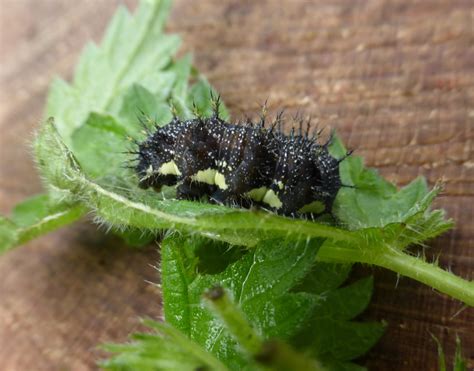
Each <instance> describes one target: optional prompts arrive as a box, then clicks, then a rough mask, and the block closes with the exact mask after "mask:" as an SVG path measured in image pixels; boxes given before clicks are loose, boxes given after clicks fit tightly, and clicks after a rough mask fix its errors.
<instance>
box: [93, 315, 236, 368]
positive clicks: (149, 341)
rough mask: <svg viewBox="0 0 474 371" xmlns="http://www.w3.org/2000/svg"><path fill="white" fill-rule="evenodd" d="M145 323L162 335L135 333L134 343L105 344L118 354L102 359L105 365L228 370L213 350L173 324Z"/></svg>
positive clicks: (104, 366) (105, 346)
mask: <svg viewBox="0 0 474 371" xmlns="http://www.w3.org/2000/svg"><path fill="white" fill-rule="evenodd" d="M145 324H146V325H148V326H149V327H151V328H153V329H154V330H155V331H157V332H158V334H134V335H133V342H132V343H129V344H123V345H117V344H107V345H104V346H103V349H104V350H107V351H109V352H111V353H115V354H116V355H115V356H114V357H112V358H111V359H109V360H106V361H103V362H101V364H100V365H101V366H102V368H104V369H106V370H117V371H119V370H120V371H123V370H130V371H132V370H140V371H142V370H144V371H148V370H149V371H155V370H170V371H171V370H172V371H174V370H183V371H187V370H189V371H196V370H201V369H209V370H215V371H226V370H228V368H227V367H226V366H225V365H224V364H222V363H221V362H220V361H219V360H218V359H217V358H215V357H214V356H213V355H212V354H211V353H209V352H206V351H205V350H204V349H203V348H202V347H201V346H199V344H197V343H195V342H193V341H192V340H190V339H189V338H188V337H186V336H184V335H183V334H182V333H180V332H179V331H178V330H176V329H174V328H173V327H171V326H169V325H166V324H162V323H158V322H153V321H145Z"/></svg>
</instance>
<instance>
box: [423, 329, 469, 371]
mask: <svg viewBox="0 0 474 371" xmlns="http://www.w3.org/2000/svg"><path fill="white" fill-rule="evenodd" d="M431 337H432V338H433V340H434V341H435V343H436V347H437V349H438V369H439V371H446V370H447V367H446V357H445V355H444V350H443V346H442V345H441V342H440V341H439V340H438V338H437V337H436V336H434V335H433V334H431ZM453 371H467V360H466V359H464V357H463V356H462V346H461V339H459V336H456V351H455V354H454V358H453Z"/></svg>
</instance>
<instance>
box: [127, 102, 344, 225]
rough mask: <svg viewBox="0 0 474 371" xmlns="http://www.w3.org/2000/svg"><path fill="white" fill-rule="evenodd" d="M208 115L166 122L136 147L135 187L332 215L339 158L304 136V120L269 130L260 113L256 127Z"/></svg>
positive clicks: (289, 211) (298, 213)
mask: <svg viewBox="0 0 474 371" xmlns="http://www.w3.org/2000/svg"><path fill="white" fill-rule="evenodd" d="M212 103H213V114H212V116H211V117H210V118H203V117H200V115H196V116H197V117H196V118H194V119H192V120H187V121H181V120H179V119H178V118H177V117H176V115H174V116H175V117H174V118H173V119H172V121H171V122H170V123H169V124H168V125H166V126H163V127H157V128H156V131H154V132H148V134H149V135H148V137H147V138H146V139H145V140H144V141H143V142H141V143H137V144H138V150H137V151H135V152H133V153H135V154H137V155H138V157H137V159H136V160H137V161H138V164H137V165H136V166H134V169H135V171H136V173H137V174H138V176H139V185H140V187H141V188H149V187H153V188H154V189H155V190H157V191H159V190H160V189H161V187H162V186H163V185H167V186H171V185H176V184H177V185H178V187H177V197H178V198H180V199H191V200H197V199H200V198H201V197H202V196H208V197H209V199H210V200H211V201H212V202H216V203H222V204H226V205H239V206H241V207H246V208H248V207H251V206H252V205H258V206H260V207H262V208H265V209H270V210H271V211H273V212H276V213H278V214H281V215H287V216H293V217H300V216H307V215H311V216H313V217H314V216H319V215H321V214H324V213H331V211H332V206H333V203H334V199H335V198H336V195H337V193H338V191H339V189H340V188H341V186H344V185H343V184H341V179H340V176H339V164H340V162H341V161H342V160H344V159H345V158H346V157H347V156H349V155H350V152H348V153H347V154H346V156H344V157H343V158H341V159H336V158H334V157H332V156H331V155H330V154H329V152H328V146H329V144H330V142H331V139H332V135H331V138H330V139H329V140H328V141H327V142H326V143H324V144H318V142H317V139H318V137H319V134H320V132H318V133H316V134H315V135H313V136H310V135H309V128H310V123H309V121H307V122H306V125H307V127H306V131H305V132H303V124H304V122H303V120H302V119H300V120H299V131H298V132H296V131H295V128H293V129H292V131H291V134H290V135H289V136H287V135H285V134H283V132H282V129H281V127H282V117H283V115H282V113H280V114H279V115H278V116H277V118H276V120H275V121H274V122H273V123H272V125H270V126H269V127H268V128H266V127H265V115H264V114H262V115H261V118H260V121H259V122H258V123H252V122H251V121H250V120H247V121H246V122H245V123H244V124H243V125H234V124H230V123H228V122H226V121H224V120H222V119H221V118H220V117H219V98H216V99H215V98H212Z"/></svg>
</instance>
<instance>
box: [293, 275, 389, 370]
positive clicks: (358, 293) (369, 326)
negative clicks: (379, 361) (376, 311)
mask: <svg viewBox="0 0 474 371" xmlns="http://www.w3.org/2000/svg"><path fill="white" fill-rule="evenodd" d="M315 270H317V266H316V267H315ZM372 290H373V280H372V278H370V277H369V278H365V279H361V280H359V281H357V282H355V283H353V284H351V285H348V286H345V287H342V288H338V289H331V290H328V291H324V292H321V293H320V296H321V298H322V300H319V301H318V302H317V304H316V306H315V308H314V312H313V316H312V318H311V320H310V321H309V323H307V324H306V325H305V327H304V329H303V330H302V331H301V332H300V333H299V334H297V335H296V336H295V337H294V339H293V341H294V343H295V344H296V345H298V346H299V347H301V348H303V349H307V350H308V352H310V353H311V354H312V355H313V356H314V357H316V358H318V359H319V360H321V361H322V362H323V363H325V364H327V365H328V366H331V365H334V366H335V365H340V364H344V363H345V362H347V361H350V360H352V359H354V358H357V357H359V356H361V355H363V354H365V353H366V352H367V351H368V350H369V349H370V348H372V346H373V345H374V344H375V343H376V342H377V341H378V339H379V338H380V336H382V334H383V332H384V326H383V325H382V324H380V323H376V322H354V321H351V319H353V318H354V317H356V316H357V315H358V314H360V313H361V312H362V311H363V310H365V308H366V307H367V305H368V304H369V302H370V298H371V296H372ZM330 368H332V367H330ZM336 369H337V367H336Z"/></svg>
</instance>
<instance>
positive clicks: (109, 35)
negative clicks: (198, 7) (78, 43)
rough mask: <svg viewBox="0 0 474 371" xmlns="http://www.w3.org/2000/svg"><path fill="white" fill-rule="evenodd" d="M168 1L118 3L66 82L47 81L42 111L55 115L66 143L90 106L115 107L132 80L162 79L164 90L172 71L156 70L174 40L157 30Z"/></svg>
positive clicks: (155, 84) (154, 82) (156, 84)
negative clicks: (100, 37) (97, 40)
mask: <svg viewBox="0 0 474 371" xmlns="http://www.w3.org/2000/svg"><path fill="white" fill-rule="evenodd" d="M169 7H170V1H169V0H161V1H158V0H157V1H142V2H140V6H139V8H138V9H137V11H136V12H135V14H134V15H133V16H132V15H130V13H129V12H128V11H127V10H126V8H125V7H120V8H119V10H118V11H117V13H116V14H115V16H114V18H113V19H112V21H111V23H110V25H109V27H108V29H107V31H106V34H105V37H104V39H103V41H102V44H101V46H100V47H98V46H97V45H95V44H93V43H90V44H89V45H88V46H87V47H86V48H85V49H84V51H83V53H82V55H81V58H80V60H79V63H78V65H77V67H76V71H75V74H74V79H73V82H72V84H70V85H69V84H67V83H66V82H64V81H63V80H60V79H56V80H55V81H54V82H53V84H52V86H51V90H50V93H49V96H48V102H47V109H46V115H47V116H53V117H54V118H55V120H56V124H57V127H58V130H59V132H60V133H61V135H62V137H63V139H64V141H65V142H66V143H68V144H70V143H71V141H70V137H71V135H72V133H73V132H74V130H75V129H77V128H79V127H80V126H81V125H82V124H83V123H84V122H85V120H86V119H87V117H88V116H89V115H90V113H91V112H93V111H96V112H99V113H104V112H107V113H117V112H118V110H119V109H120V107H121V106H122V105H123V96H124V95H125V94H126V92H127V90H128V89H130V87H131V86H133V84H139V85H142V86H144V87H145V88H146V87H148V88H150V89H159V88H160V87H163V85H165V86H167V85H168V90H170V87H169V82H170V80H172V79H173V77H170V74H172V72H169V73H168V74H166V75H163V74H161V73H160V71H161V70H163V69H165V68H166V67H167V66H168V65H169V64H170V62H171V56H172V55H173V54H174V53H175V52H176V51H177V49H178V47H179V44H180V40H179V38H178V37H177V36H175V35H164V34H163V33H162V29H163V25H164V22H165V20H166V18H167V16H168V12H169ZM152 92H153V91H152ZM156 93H157V94H163V92H158V91H157V92H156Z"/></svg>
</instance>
